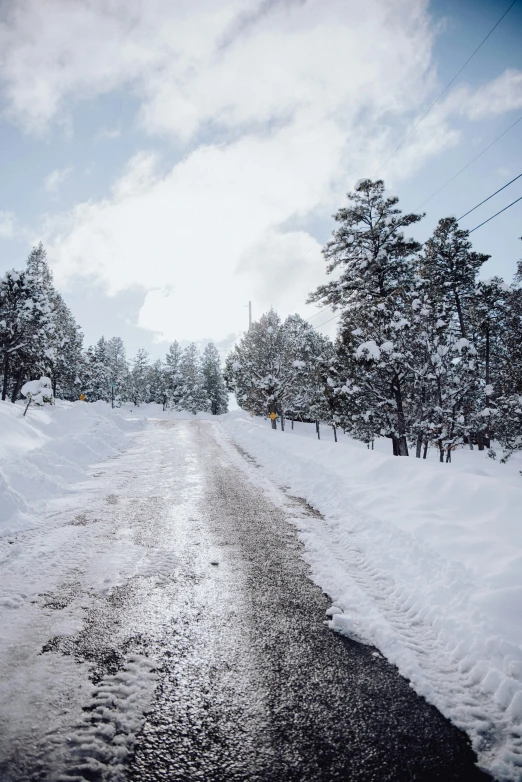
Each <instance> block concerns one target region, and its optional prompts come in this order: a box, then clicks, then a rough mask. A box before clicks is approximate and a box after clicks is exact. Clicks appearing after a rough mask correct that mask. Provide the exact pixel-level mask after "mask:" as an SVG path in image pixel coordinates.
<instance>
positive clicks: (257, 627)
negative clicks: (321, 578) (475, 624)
mask: <svg viewBox="0 0 522 782" xmlns="http://www.w3.org/2000/svg"><path fill="white" fill-rule="evenodd" d="M164 426H165V424H164ZM209 429H210V427H209V426H208V425H206V424H205V423H199V422H198V423H177V424H175V425H174V427H173V430H172V438H173V447H174V448H180V447H183V449H185V451H186V457H187V459H188V460H189V463H190V464H191V468H192V470H194V472H195V473H196V474H197V476H198V484H199V485H198V505H197V508H195V509H194V515H193V517H192V519H191V525H190V526H187V527H185V535H184V539H183V540H178V543H180V544H181V545H180V548H179V550H178V551H179V555H180V559H181V563H182V564H181V567H180V571H179V572H178V576H177V585H176V590H175V593H174V594H173V599H174V600H175V601H176V602H177V604H178V611H177V615H176V617H175V618H173V620H172V622H171V624H170V627H169V628H168V630H167V631H166V635H165V639H164V642H165V655H164V666H163V667H164V670H163V674H162V681H161V685H160V687H159V688H158V691H157V696H156V701H155V703H154V705H153V707H152V709H151V710H150V712H149V714H148V717H147V720H146V723H145V726H144V728H143V730H142V732H141V734H140V736H139V738H138V741H137V749H136V751H135V755H134V757H133V759H132V761H131V762H130V763H129V766H128V769H129V779H131V780H135V782H139V781H140V780H143V782H145V781H146V780H147V781H148V780H151V781H152V780H165V779H170V780H192V779H194V780H200V779H201V780H230V781H231V782H232V780H234V781H236V780H237V781H238V782H239V780H247V779H248V780H274V782H275V780H325V781H326V780H368V781H369V780H375V782H377V781H379V782H383V780H435V779H440V780H468V779H469V780H473V779H476V780H479V779H485V778H486V777H484V776H483V775H482V774H481V773H480V772H479V771H478V770H477V769H476V768H475V767H474V765H473V756H472V753H471V751H470V749H469V747H468V743H467V741H466V739H465V737H464V736H463V735H462V734H460V733H459V732H458V731H457V730H455V729H454V728H452V726H451V725H450V724H449V723H448V722H446V720H444V719H443V718H442V717H441V715H440V714H439V713H438V712H437V711H436V710H435V709H434V708H432V707H430V706H429V705H427V704H426V703H425V702H424V701H423V700H422V699H420V698H419V697H418V696H416V695H415V694H414V692H413V691H412V689H411V688H410V687H409V686H408V684H407V682H406V681H405V680H403V679H402V678H401V677H400V676H398V674H397V672H396V670H395V669H394V668H393V667H392V666H390V665H389V664H388V663H387V662H386V661H385V660H383V659H382V658H381V657H376V656H374V654H373V652H374V650H372V649H371V648H369V647H366V646H361V645H359V644H356V643H353V642H350V641H348V640H346V639H342V638H341V637H340V636H338V635H335V634H333V633H332V632H331V631H330V630H328V629H327V628H326V627H325V624H324V620H325V611H326V609H327V608H328V606H329V601H328V599H327V598H326V596H325V595H323V594H322V592H321V591H320V589H319V588H318V587H316V586H314V585H313V584H312V582H311V581H310V580H309V579H308V577H307V567H306V565H305V564H304V562H303V560H302V558H301V557H300V543H299V542H298V540H297V538H296V535H295V533H294V530H293V528H292V527H291V526H289V524H288V523H287V521H286V520H285V514H284V511H283V510H281V509H280V508H278V507H276V506H275V505H274V504H273V503H272V502H271V501H270V498H269V497H266V496H264V494H263V493H262V491H260V489H259V488H258V487H257V486H254V485H253V484H252V483H251V482H249V481H248V479H247V477H246V476H245V475H244V473H241V472H239V471H238V469H237V464H236V463H234V461H231V459H230V456H227V454H226V453H225V452H224V451H223V448H222V447H221V446H220V444H219V440H217V439H216V438H215V437H214V436H213V433H212V431H209ZM295 505H296V506H297V508H293V509H292V513H293V514H294V515H295V514H296V513H297V512H299V509H300V512H304V513H306V512H307V510H306V508H303V506H302V505H299V504H298V503H297V502H295ZM308 512H309V511H308ZM174 534H176V533H175V532H174Z"/></svg>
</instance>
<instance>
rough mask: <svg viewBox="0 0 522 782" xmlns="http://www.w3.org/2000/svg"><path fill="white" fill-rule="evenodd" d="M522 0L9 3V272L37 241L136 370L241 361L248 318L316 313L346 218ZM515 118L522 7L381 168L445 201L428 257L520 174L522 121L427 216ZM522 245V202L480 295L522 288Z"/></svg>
mask: <svg viewBox="0 0 522 782" xmlns="http://www.w3.org/2000/svg"><path fill="white" fill-rule="evenodd" d="M510 2H511V0H504V1H503V2H500V0H459V2H458V3H457V2H455V0H433V2H431V3H430V2H427V1H425V0H365V2H360V0H198V2H194V0H14V1H13V0H0V99H1V103H0V108H1V119H0V141H1V145H0V166H1V176H0V271H1V270H4V269H7V268H11V267H13V266H14V267H20V266H21V265H22V264H23V262H24V259H25V257H26V256H27V253H28V251H29V249H30V247H31V245H32V244H33V243H35V242H37V241H39V240H40V239H41V240H42V241H43V242H44V244H45V246H46V248H47V250H48V254H49V258H50V261H51V263H52V267H53V269H54V274H55V279H56V282H57V285H58V287H59V288H60V290H61V291H62V292H63V294H64V296H65V299H66V301H67V302H68V303H69V305H70V307H71V309H72V310H73V312H74V314H75V316H76V318H77V320H78V321H79V322H80V324H81V325H82V327H83V329H84V332H85V335H86V342H87V343H91V342H93V341H95V340H96V339H97V338H98V337H99V336H100V335H101V334H104V335H105V336H106V337H110V336H114V335H119V336H122V337H123V338H124V340H125V342H126V343H127V346H128V349H129V353H130V354H133V353H134V352H135V351H136V350H137V349H138V348H139V347H145V348H146V349H148V350H149V351H150V352H151V353H152V354H153V355H154V356H160V355H162V354H163V353H164V352H165V349H166V346H167V344H168V342H170V341H172V340H173V339H178V340H181V341H187V340H196V341H200V340H206V339H209V338H211V339H213V340H214V341H215V342H216V343H218V344H219V346H220V347H221V349H222V351H225V350H226V349H227V348H228V347H229V346H230V345H231V344H232V343H233V342H234V340H235V339H236V338H237V336H238V335H239V334H240V333H241V331H242V330H243V329H244V328H245V327H246V325H247V317H248V316H247V309H246V306H245V305H246V304H247V303H248V301H249V300H251V301H252V304H253V310H254V317H255V316H256V315H259V314H260V313H261V312H262V311H263V310H265V309H267V308H268V307H270V306H274V307H275V308H277V309H278V311H279V312H280V314H281V315H283V316H284V315H286V314H288V313H290V312H296V311H297V312H300V313H301V314H302V315H303V316H304V317H309V316H311V315H313V313H314V312H315V309H316V308H314V307H312V306H310V305H305V304H304V301H305V299H306V295H307V293H308V292H309V291H310V290H312V289H313V288H314V287H315V286H316V285H317V284H318V283H320V282H321V281H322V280H323V279H324V262H323V260H322V257H321V254H320V248H321V244H322V243H324V242H325V241H326V240H327V238H328V236H329V234H330V233H331V230H332V225H333V221H332V219H331V215H332V213H333V212H334V211H335V210H336V209H337V208H338V207H339V206H340V205H341V204H342V203H343V202H344V200H345V194H346V192H347V191H348V190H350V189H351V188H352V187H353V184H354V183H355V181H356V180H357V179H359V178H360V177H363V176H370V177H373V176H375V175H376V174H377V172H378V171H379V169H381V166H382V165H383V163H384V162H385V161H386V160H387V158H388V157H389V155H390V154H391V152H392V151H393V150H394V149H395V147H396V146H397V145H398V144H399V143H400V141H401V140H402V139H403V138H404V136H405V134H406V133H407V132H408V131H409V129H410V128H411V127H412V126H413V125H414V124H415V122H416V121H417V120H418V119H419V118H420V117H421V116H422V114H423V113H424V112H425V111H426V109H427V108H428V107H429V106H430V104H431V103H432V102H433V101H434V100H435V98H436V97H437V96H438V95H439V94H440V92H441V91H442V89H443V88H444V87H445V86H446V84H447V83H448V82H449V81H450V79H451V78H452V77H453V76H454V75H455V73H456V72H457V71H458V70H459V68H460V67H461V66H462V65H463V64H464V63H465V61H466V60H467V59H468V57H469V56H470V55H471V53H472V52H473V50H474V49H475V48H476V47H477V46H478V44H479V43H480V41H481V40H482V39H483V38H484V37H485V36H486V35H487V33H488V32H489V31H490V30H491V28H492V27H493V25H494V24H495V22H497V21H498V19H499V18H500V16H501V14H502V13H503V12H504V11H505V10H506V8H507V7H508V6H509V5H510ZM519 117H522V0H518V2H517V3H515V5H514V7H513V8H512V9H511V10H510V11H509V13H508V14H507V16H506V18H505V19H504V20H503V21H502V22H501V24H500V25H499V26H498V27H497V29H496V30H495V31H494V32H493V33H492V35H491V36H490V37H489V38H488V40H487V41H486V43H485V44H484V46H483V47H482V48H481V49H480V51H479V52H478V53H477V55H476V56H475V57H474V58H473V59H472V60H471V62H470V63H469V64H468V65H467V66H466V68H465V69H464V71H463V72H462V74H461V75H460V76H459V77H458V79H457V80H456V81H455V82H454V83H453V84H452V86H451V87H450V89H449V90H448V91H447V92H446V93H445V94H444V95H443V97H442V98H441V100H440V101H439V102H438V103H437V104H436V106H435V107H434V108H433V110H432V111H431V112H430V114H429V115H428V116H427V117H426V119H425V120H424V121H423V122H422V123H421V125H420V126H419V128H418V129H417V130H415V131H414V133H413V134H412V135H411V136H410V137H409V138H408V140H407V141H406V142H405V144H404V145H403V146H402V147H401V148H400V150H399V151H398V152H397V154H395V155H394V156H393V157H392V158H391V160H390V161H389V162H388V163H387V164H386V165H385V166H384V168H382V170H381V171H380V176H382V177H383V178H384V180H385V182H386V187H387V188H388V190H389V191H390V192H391V193H394V194H397V195H398V196H399V197H400V199H401V205H402V207H403V208H404V209H406V210H414V209H418V208H419V207H420V206H421V205H422V204H424V202H426V201H427V199H429V200H428V201H427V203H425V204H424V206H423V207H422V211H426V218H425V219H424V220H423V221H422V222H421V223H419V224H418V226H416V235H417V237H418V238H419V239H421V240H422V239H425V238H427V237H428V236H429V234H430V232H431V231H432V229H433V227H434V225H435V224H436V222H437V220H438V219H439V218H440V217H442V216H446V215H448V214H453V215H455V216H457V217H458V216H460V215H461V214H462V213H464V212H466V211H467V210H468V209H470V208H471V207H472V206H474V205H475V204H476V203H478V202H479V201H480V200H482V199H483V198H486V197H487V196H488V195H490V194H491V193H492V192H494V191H495V190H496V189H498V188H499V187H501V186H502V185H504V184H505V183H506V182H508V181H509V180H510V179H512V178H513V177H515V176H516V175H517V174H520V173H522V156H521V154H520V150H521V149H522V121H521V122H519V123H518V124H517V125H515V126H514V127H513V128H511V129H510V130H508V132H507V133H506V134H505V135H504V136H503V137H502V138H501V139H500V140H499V141H498V142H497V143H495V144H494V145H493V146H492V147H491V149H488V150H487V151H486V152H484V154H482V155H481V156H480V158H479V159H478V160H476V161H475V162H474V163H472V164H471V165H470V166H469V168H467V169H466V170H465V171H464V172H463V173H462V174H460V175H459V176H457V177H456V178H455V179H454V180H453V181H452V182H450V183H449V184H448V185H447V186H446V187H444V188H443V189H442V190H441V191H440V192H439V193H437V194H436V195H434V197H432V198H430V197H431V196H432V195H433V194H434V193H436V191H437V190H439V188H441V187H442V186H443V185H445V183H446V182H447V181H448V180H449V179H450V178H452V177H453V176H454V175H455V174H457V173H458V172H459V170H460V169H461V168H463V167H464V166H465V165H466V164H467V163H469V162H470V161H471V160H472V159H473V158H474V157H475V156H477V155H478V154H479V153H480V152H481V151H482V150H483V149H484V148H485V147H487V146H488V145H489V144H490V143H491V142H492V141H493V140H494V139H496V138H497V137H498V136H500V134H502V133H503V132H504V131H506V130H507V129H508V128H509V127H510V126H511V125H513V123H515V122H516V120H517V119H518V118H519ZM520 195H522V179H521V180H519V181H518V182H515V183H514V184H513V185H512V186H511V187H509V188H507V189H506V190H505V191H503V192H502V193H500V194H499V195H498V196H496V197H495V198H494V199H492V200H491V201H489V202H488V203H487V204H485V205H484V206H482V207H481V208H480V209H477V210H476V211H475V212H473V214H471V215H469V216H468V217H466V218H465V219H464V220H463V221H462V225H463V227H466V228H473V227H475V226H476V225H478V224H479V223H480V222H481V221H482V220H485V219H486V218H487V217H489V216H490V215H492V214H494V213H495V212H496V211H498V210H499V209H502V208H503V207H504V206H506V205H507V204H509V203H511V201H513V200H514V199H515V198H517V197H519V196H520ZM521 235H522V201H521V202H520V203H519V204H517V205H515V206H514V207H512V208H511V209H510V210H508V211H507V212H506V213H505V214H503V215H501V216H500V217H498V218H496V219H495V220H493V221H492V222H491V223H489V224H488V225H487V226H484V227H483V228H480V229H479V230H478V231H476V232H475V233H473V235H472V238H473V240H474V243H475V246H476V248H477V249H478V250H480V251H482V252H487V253H490V254H491V255H492V259H491V261H489V262H488V264H487V265H486V267H485V268H484V276H492V275H493V274H500V275H502V276H504V277H505V278H506V279H509V280H510V279H511V277H512V274H513V272H514V270H515V266H516V262H517V259H518V258H519V257H520V256H522V243H521V242H520V241H519V239H518V237H520V236H521ZM328 317H329V315H328V313H324V314H322V315H318V316H316V317H314V318H313V320H312V322H315V323H316V324H317V325H318V326H319V325H321V324H322V323H323V322H324V321H326V320H328ZM332 328H335V321H334V322H332V323H329V324H327V325H326V326H325V329H326V330H329V329H332Z"/></svg>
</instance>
